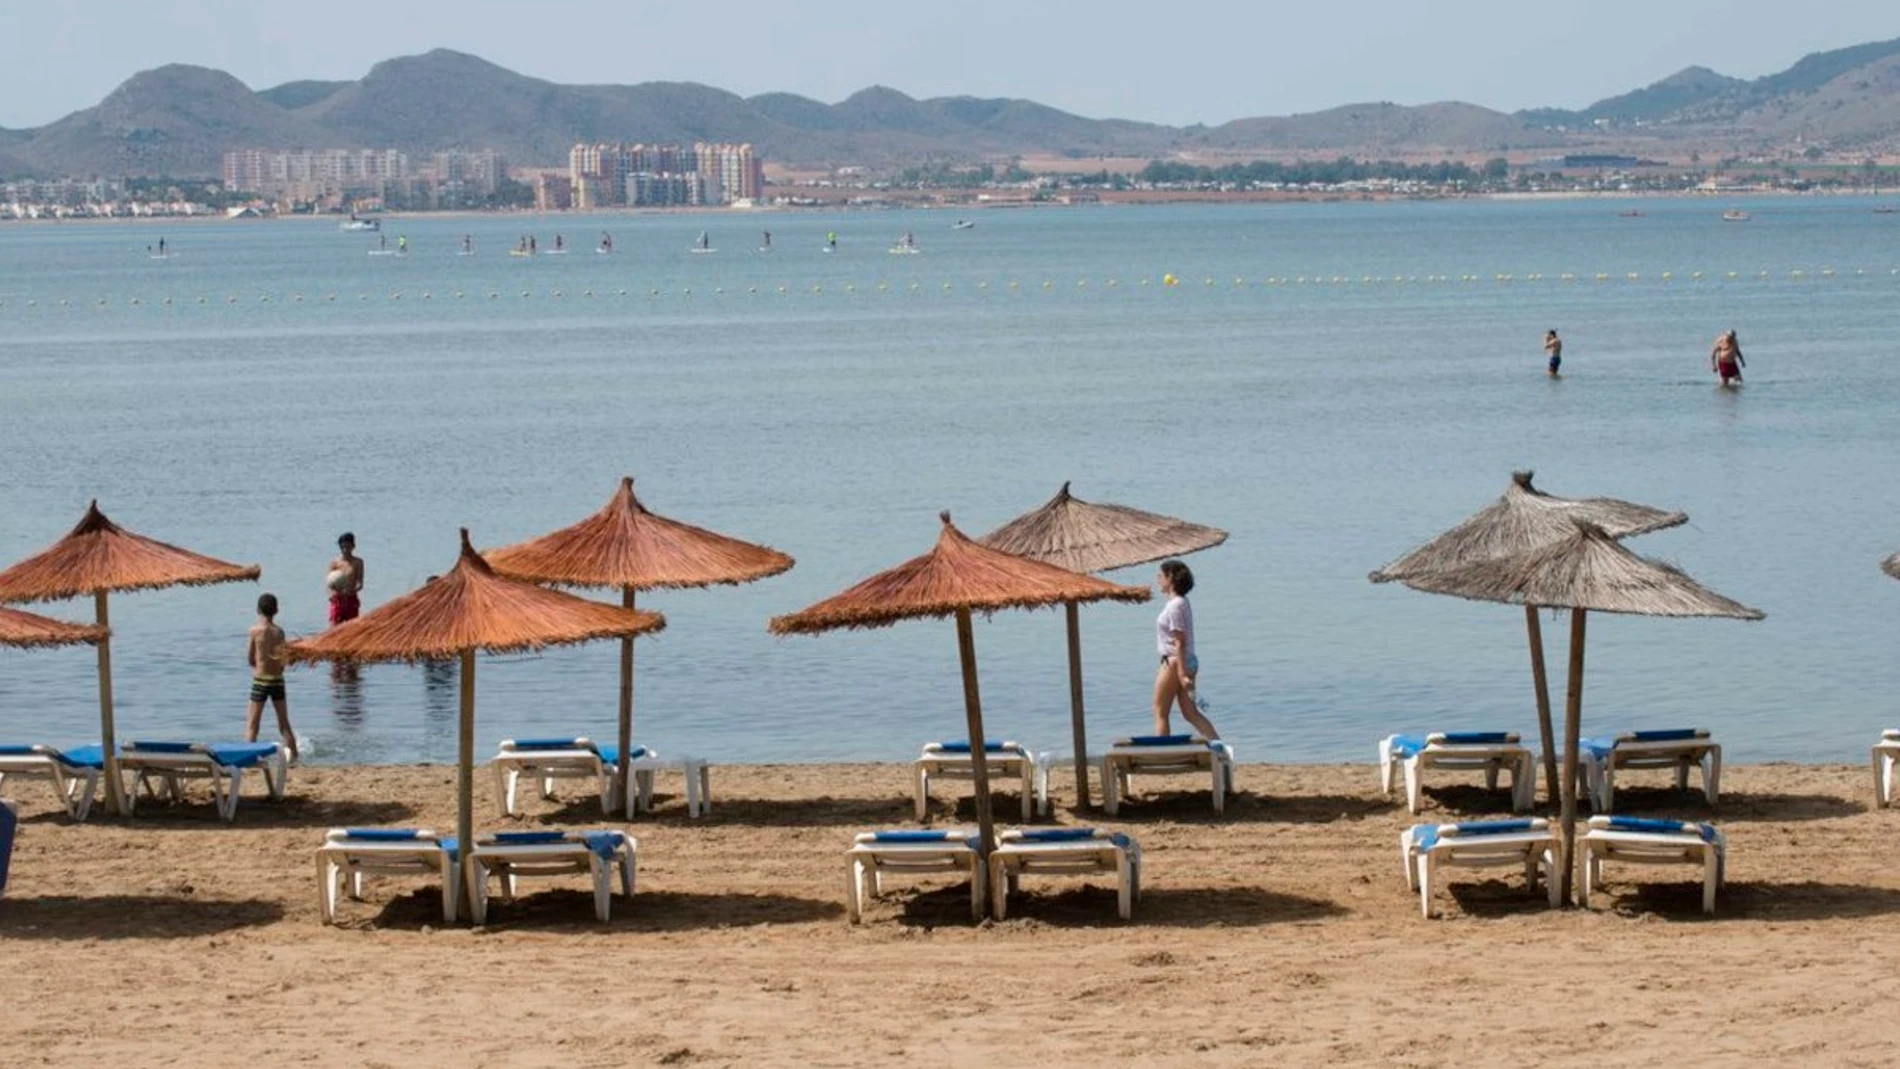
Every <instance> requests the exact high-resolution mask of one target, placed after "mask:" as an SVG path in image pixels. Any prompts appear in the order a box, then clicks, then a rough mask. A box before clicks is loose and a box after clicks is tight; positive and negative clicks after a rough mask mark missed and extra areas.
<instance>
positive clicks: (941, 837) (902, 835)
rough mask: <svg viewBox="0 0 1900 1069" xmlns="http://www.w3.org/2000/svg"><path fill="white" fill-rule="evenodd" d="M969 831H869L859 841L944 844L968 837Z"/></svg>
mask: <svg viewBox="0 0 1900 1069" xmlns="http://www.w3.org/2000/svg"><path fill="white" fill-rule="evenodd" d="M968 834H969V832H967V831H960V830H959V831H911V830H896V831H867V832H863V833H861V834H860V835H859V836H858V838H857V841H858V842H861V843H943V842H949V841H950V840H952V839H960V838H963V837H965V836H967V835H968Z"/></svg>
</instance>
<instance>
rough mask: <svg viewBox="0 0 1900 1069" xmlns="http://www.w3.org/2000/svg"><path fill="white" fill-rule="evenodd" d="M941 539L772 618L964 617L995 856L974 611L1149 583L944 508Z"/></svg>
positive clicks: (1127, 593) (981, 798)
mask: <svg viewBox="0 0 1900 1069" xmlns="http://www.w3.org/2000/svg"><path fill="white" fill-rule="evenodd" d="M942 519H943V531H942V532H941V533H940V534H939V535H938V536H937V544H936V546H935V547H933V548H932V549H931V550H930V552H928V553H926V554H924V555H923V556H921V557H913V558H911V559H910V560H907V561H905V562H904V563H902V564H900V565H898V566H897V567H895V568H892V569H890V570H889V571H884V572H879V573H878V574H876V575H874V576H872V577H870V578H869V579H866V580H864V581H862V582H860V583H858V584H857V585H856V586H853V587H851V588H850V589H848V590H845V591H844V592H842V593H839V594H834V595H832V596H831V597H829V598H826V599H825V600H823V601H821V602H819V603H817V604H816V605H812V606H809V607H807V608H805V609H803V610H800V611H799V612H795V613H792V614H790V615H789V616H776V617H773V618H772V621H771V623H770V625H769V626H770V629H771V631H772V633H773V634H775V635H797V634H808V635H809V634H817V633H819V632H822V631H833V630H837V629H839V628H852V629H856V628H867V627H889V626H890V625H892V624H894V623H897V622H898V621H899V620H912V619H916V618H918V617H931V618H935V619H942V618H943V617H945V616H955V617H956V619H957V653H958V656H959V658H960V660H961V663H962V667H963V712H964V717H965V720H966V721H967V723H968V725H969V731H970V763H971V766H972V772H973V773H974V779H975V780H976V823H977V831H978V844H979V845H978V850H979V852H980V853H981V854H982V855H983V863H984V864H988V863H989V857H990V848H991V847H992V846H994V845H995V844H996V831H995V824H994V822H993V821H992V820H991V819H990V772H989V762H988V760H987V759H986V758H985V756H984V749H985V747H984V745H983V744H984V734H983V702H982V699H981V698H980V697H979V696H978V694H977V687H976V638H975V635H974V633H973V631H972V628H971V624H970V614H971V613H972V612H980V613H992V612H996V611H998V610H1001V609H1035V608H1040V607H1043V606H1046V605H1059V604H1062V603H1064V602H1076V601H1102V600H1112V601H1147V600H1148V597H1149V591H1148V588H1147V587H1145V586H1117V585H1115V584H1114V583H1110V582H1107V581H1105V580H1101V579H1097V578H1095V577H1094V576H1092V575H1082V574H1080V573H1078V572H1071V571H1066V570H1064V569H1062V568H1058V567H1056V566H1055V565H1053V564H1044V563H1042V562H1041V561H1033V560H1029V559H1027V558H1024V557H1018V556H1015V555H1013V554H1009V553H1004V552H1001V551H1000V550H994V549H991V548H989V547H988V546H984V545H979V544H978V543H976V542H972V541H970V539H969V537H968V536H967V535H965V534H964V533H963V532H962V531H959V530H957V529H956V527H955V526H953V525H952V524H951V523H950V514H949V513H948V512H945V513H943V514H942Z"/></svg>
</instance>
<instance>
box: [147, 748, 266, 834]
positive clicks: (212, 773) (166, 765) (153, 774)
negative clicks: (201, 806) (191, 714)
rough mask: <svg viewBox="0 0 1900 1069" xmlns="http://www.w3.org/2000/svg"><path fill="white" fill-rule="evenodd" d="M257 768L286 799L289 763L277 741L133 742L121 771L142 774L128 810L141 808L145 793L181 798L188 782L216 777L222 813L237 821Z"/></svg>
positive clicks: (216, 795) (214, 784)
mask: <svg viewBox="0 0 1900 1069" xmlns="http://www.w3.org/2000/svg"><path fill="white" fill-rule="evenodd" d="M252 768H258V769H262V770H263V772H264V784H265V786H267V787H269V788H270V796H271V799H272V800H273V801H282V800H283V797H284V779H285V776H286V775H287V772H288V766H287V765H286V763H285V760H284V750H283V748H282V747H280V746H278V745H277V744H276V743H274V742H128V743H126V744H125V745H124V746H123V747H121V748H120V750H119V770H120V772H121V773H122V774H124V775H130V776H136V777H137V782H136V783H135V785H134V786H133V788H132V789H131V790H128V791H126V792H125V804H126V812H127V813H131V812H133V811H134V810H136V809H137V807H138V795H139V792H140V791H144V792H145V793H146V795H147V796H149V797H150V798H152V799H153V800H154V801H157V800H158V799H159V798H160V797H166V798H170V799H171V800H172V801H174V802H181V801H183V800H184V797H185V791H184V783H185V781H186V780H191V779H203V780H209V781H211V796H212V799H213V800H214V801H216V802H217V805H218V816H220V817H222V818H223V819H225V820H231V819H232V818H234V817H236V816H237V807H238V793H239V788H240V787H242V786H243V783H244V773H245V770H247V769H252Z"/></svg>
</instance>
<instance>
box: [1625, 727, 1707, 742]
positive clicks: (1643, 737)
mask: <svg viewBox="0 0 1900 1069" xmlns="http://www.w3.org/2000/svg"><path fill="white" fill-rule="evenodd" d="M1708 737H1709V731H1708V729H1707V728H1669V729H1667V730H1663V731H1625V732H1623V733H1622V734H1621V735H1618V736H1617V737H1616V741H1618V742H1689V741H1692V740H1696V739H1706V738H1708Z"/></svg>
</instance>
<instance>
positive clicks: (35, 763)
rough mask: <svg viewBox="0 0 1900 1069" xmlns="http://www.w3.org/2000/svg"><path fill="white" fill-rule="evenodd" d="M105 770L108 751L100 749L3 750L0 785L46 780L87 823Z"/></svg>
mask: <svg viewBox="0 0 1900 1069" xmlns="http://www.w3.org/2000/svg"><path fill="white" fill-rule="evenodd" d="M105 767H106V758H105V751H104V750H102V749H101V748H99V747H97V746H79V747H75V748H73V749H71V750H65V751H61V750H56V749H54V748H53V747H51V746H0V784H5V783H6V781H7V779H8V778H9V777H15V778H18V779H43V780H46V781H47V782H48V783H50V784H52V787H53V793H54V794H56V795H58V796H59V804H60V805H61V806H62V807H64V808H65V810H66V815H67V816H69V817H72V818H73V819H74V820H84V819H86V814H87V813H90V812H91V811H92V800H93V799H94V798H95V797H97V796H98V794H99V777H100V776H102V775H104V774H105Z"/></svg>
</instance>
